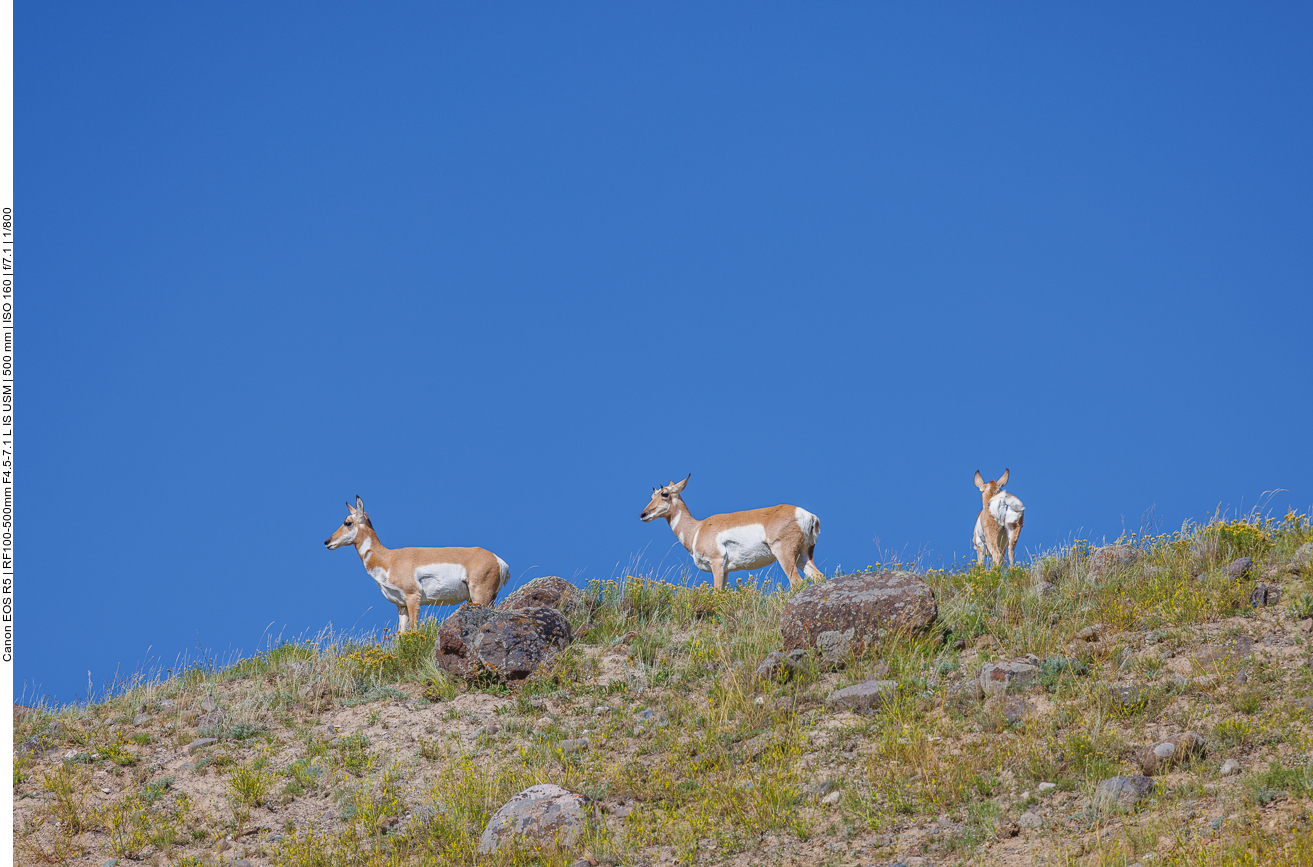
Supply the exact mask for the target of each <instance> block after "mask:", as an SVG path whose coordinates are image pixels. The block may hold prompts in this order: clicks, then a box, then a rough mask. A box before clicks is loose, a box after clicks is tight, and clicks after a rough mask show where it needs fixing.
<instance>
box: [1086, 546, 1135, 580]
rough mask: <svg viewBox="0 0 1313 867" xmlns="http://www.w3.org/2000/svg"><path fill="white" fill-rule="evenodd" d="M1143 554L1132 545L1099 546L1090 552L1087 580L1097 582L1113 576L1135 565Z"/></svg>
mask: <svg viewBox="0 0 1313 867" xmlns="http://www.w3.org/2000/svg"><path fill="white" fill-rule="evenodd" d="M1141 556H1142V554H1141V552H1140V550H1139V549H1138V548H1132V547H1131V546H1130V545H1107V546H1104V547H1102V548H1097V549H1095V551H1094V553H1092V554H1090V559H1089V562H1088V563H1087V564H1086V566H1085V580H1086V581H1088V582H1089V583H1091V584H1096V583H1098V582H1100V581H1103V580H1105V579H1107V578H1111V577H1112V576H1114V575H1116V574H1117V573H1119V572H1124V571H1126V570H1127V569H1129V568H1130V567H1132V566H1134V565H1135V564H1136V563H1137V562H1139V560H1140V557H1141Z"/></svg>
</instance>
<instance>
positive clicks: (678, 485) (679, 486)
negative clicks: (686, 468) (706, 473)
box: [668, 473, 693, 494]
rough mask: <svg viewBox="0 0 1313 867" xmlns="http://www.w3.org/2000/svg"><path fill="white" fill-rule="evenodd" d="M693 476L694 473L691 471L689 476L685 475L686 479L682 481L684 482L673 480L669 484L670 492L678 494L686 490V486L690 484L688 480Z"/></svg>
mask: <svg viewBox="0 0 1313 867" xmlns="http://www.w3.org/2000/svg"><path fill="white" fill-rule="evenodd" d="M691 478H693V474H692V473H689V474H688V475H687V476H684V481H682V482H671V483H670V484H669V485H668V487H669V488H670V493H672V494H678V493H679V492H680V491H682V490H684V486H685V485H687V484H688V480H689V479H691Z"/></svg>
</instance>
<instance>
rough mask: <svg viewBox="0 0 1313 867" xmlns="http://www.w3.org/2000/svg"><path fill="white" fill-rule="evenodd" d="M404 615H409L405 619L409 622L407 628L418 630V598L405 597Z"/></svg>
mask: <svg viewBox="0 0 1313 867" xmlns="http://www.w3.org/2000/svg"><path fill="white" fill-rule="evenodd" d="M406 614H407V615H409V617H408V618H407V619H408V620H409V621H410V623H409V628H410V629H418V628H419V597H418V596H408V597H406Z"/></svg>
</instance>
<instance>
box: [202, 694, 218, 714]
mask: <svg viewBox="0 0 1313 867" xmlns="http://www.w3.org/2000/svg"><path fill="white" fill-rule="evenodd" d="M218 708H219V704H218V702H216V701H215V700H214V696H212V695H207V696H206V697H205V698H203V699H201V710H203V711H205V712H206V713H212V712H214V711H216V710H218Z"/></svg>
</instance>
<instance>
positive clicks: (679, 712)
mask: <svg viewBox="0 0 1313 867" xmlns="http://www.w3.org/2000/svg"><path fill="white" fill-rule="evenodd" d="M1310 538H1313V533H1311V532H1310V529H1309V525H1308V522H1307V520H1306V519H1304V518H1303V517H1302V516H1295V515H1291V516H1286V518H1284V519H1282V520H1277V521H1269V520H1258V519H1256V518H1252V517H1251V518H1249V519H1244V520H1235V519H1224V518H1222V517H1220V516H1219V517H1218V518H1216V519H1214V520H1213V521H1210V522H1208V523H1206V524H1203V525H1200V526H1187V527H1185V528H1183V530H1182V531H1181V532H1179V533H1175V534H1170V535H1167V536H1159V537H1153V538H1147V539H1140V538H1133V539H1127V540H1122V541H1123V542H1125V543H1127V544H1130V545H1133V547H1134V548H1135V549H1136V551H1137V552H1138V554H1139V556H1138V559H1136V560H1135V562H1134V563H1131V564H1128V565H1125V566H1123V567H1122V568H1120V569H1116V570H1112V571H1111V572H1109V573H1108V574H1107V575H1105V576H1103V577H1102V578H1099V579H1098V580H1090V564H1091V557H1090V550H1089V548H1088V546H1087V545H1085V544H1084V543H1077V544H1076V545H1074V546H1072V547H1071V548H1068V549H1065V550H1061V551H1054V552H1050V553H1049V554H1047V555H1045V556H1044V557H1040V558H1037V559H1036V561H1035V562H1034V563H1032V564H1031V565H1030V566H1029V567H1028V568H1021V567H1017V568H1012V569H992V570H985V569H981V568H977V567H974V566H972V567H970V568H965V569H955V570H944V571H932V572H929V573H926V574H925V575H924V578H925V580H926V581H927V582H928V583H930V584H931V586H933V587H934V589H935V592H936V595H937V598H938V601H939V605H940V622H939V624H938V625H937V627H936V628H935V630H934V631H933V632H932V633H930V634H927V635H922V636H916V637H901V638H897V639H894V640H891V641H890V642H889V643H888V644H886V645H885V646H883V647H881V648H879V649H878V651H877V652H875V653H874V654H871V655H869V656H867V657H864V658H860V659H856V660H853V661H852V662H851V664H850V665H848V666H847V667H846V668H844V669H843V670H840V671H825V670H822V669H821V668H820V667H819V666H818V665H816V664H815V663H812V664H810V665H808V666H804V667H803V669H802V670H801V672H800V673H799V675H798V676H797V677H795V678H794V679H792V680H791V681H789V682H787V683H774V682H762V681H760V680H758V679H756V678H755V677H754V669H755V667H756V665H757V663H758V662H760V660H761V659H762V657H764V656H765V655H766V654H767V653H768V652H769V651H771V650H773V649H775V648H777V647H778V646H779V642H780V634H779V619H780V615H781V612H782V609H783V607H784V604H785V603H786V601H787V598H788V595H787V594H785V593H777V592H772V588H768V587H763V586H760V585H758V584H756V583H754V582H753V581H751V580H747V581H744V582H742V583H741V584H740V585H739V587H738V588H737V589H735V590H732V591H729V592H725V593H720V594H713V593H712V592H711V591H710V590H708V589H707V588H706V587H705V586H687V585H686V584H685V583H683V582H675V583H671V582H666V581H660V580H654V579H652V578H650V577H639V578H629V579H626V580H625V581H621V582H612V581H605V582H594V583H593V584H591V585H589V587H588V589H587V593H588V595H589V597H590V600H589V601H590V604H589V606H588V607H587V612H586V613H581V614H579V615H577V616H576V617H574V619H573V620H574V622H573V625H574V627H575V629H576V632H577V633H578V636H579V637H578V640H577V641H576V642H575V643H574V644H573V645H571V646H570V647H569V648H568V649H567V650H566V651H565V652H564V653H562V654H561V655H560V656H559V657H558V658H557V659H556V660H555V661H554V662H553V663H552V665H551V666H549V667H548V668H546V669H544V670H540V671H539V672H538V673H536V674H535V675H534V677H532V678H531V679H530V680H529V681H527V682H525V683H523V684H519V685H516V686H514V687H513V688H509V689H508V688H507V687H504V686H499V685H496V684H487V685H485V686H484V687H483V688H481V689H475V690H470V689H469V688H467V687H465V686H464V685H460V684H456V683H453V682H452V681H450V680H449V679H448V678H447V677H446V676H445V675H444V674H443V673H442V672H441V671H440V670H439V669H437V667H436V666H435V665H434V663H433V661H432V652H433V644H434V638H435V636H436V623H435V622H433V621H428V622H426V623H424V624H423V626H422V629H421V630H420V631H419V632H417V633H414V634H410V635H406V636H402V638H401V639H400V640H396V639H390V638H387V637H375V638H366V639H359V638H357V639H352V640H343V639H336V640H334V639H329V638H326V637H325V638H321V639H320V640H318V641H312V642H303V643H292V644H284V645H280V646H278V647H273V648H271V649H270V650H268V651H267V652H265V653H263V654H259V655H257V656H255V657H253V658H251V659H247V660H242V661H240V662H238V663H236V664H235V665H231V666H227V667H218V666H206V667H202V666H194V667H191V668H188V669H187V670H184V671H182V672H179V673H171V674H169V676H167V677H163V678H146V677H141V678H138V679H137V680H136V681H135V682H132V683H129V684H126V685H124V688H123V689H121V690H120V691H119V692H117V693H116V694H115V695H114V696H113V697H111V698H109V699H107V700H105V701H102V702H99V703H96V704H92V705H89V706H70V707H64V708H57V709H44V710H42V711H41V712H38V713H36V714H33V715H30V716H28V717H25V718H22V719H19V720H17V721H16V727H17V732H16V738H17V740H18V741H19V742H20V743H21V742H24V741H26V742H27V743H28V745H29V747H31V746H35V747H36V748H37V749H36V752H30V750H29V751H28V752H24V753H23V754H22V755H20V757H19V758H17V759H16V760H15V766H14V792H15V798H16V805H17V806H16V826H17V828H18V832H17V840H16V843H17V845H18V847H19V851H20V853H22V857H23V858H25V859H26V860H27V861H30V862H32V863H38V862H39V863H63V862H69V863H74V862H77V861H78V859H81V861H82V862H83V863H88V864H91V863H95V864H100V863H103V861H104V860H105V859H106V858H107V857H123V858H128V859H150V858H157V859H158V860H157V863H169V864H202V863H211V862H213V863H218V861H219V860H220V859H231V858H232V857H234V856H236V855H245V856H246V857H249V858H251V859H252V860H253V861H254V862H255V863H269V864H280V865H306V867H309V865H403V864H404V865H409V864H416V865H419V864H425V865H427V864H435V865H437V864H444V865H445V864H475V863H480V864H482V863H488V864H505V865H510V864H530V863H532V864H545V865H565V864H569V863H571V862H573V861H574V860H575V859H577V858H578V857H579V856H580V853H581V851H583V850H586V852H587V853H589V854H591V855H592V856H593V857H595V858H598V859H601V860H603V861H604V862H607V861H608V859H609V863H632V864H639V863H644V864H646V863H653V864H655V863H699V864H700V863H708V864H710V863H741V864H757V863H770V862H771V861H780V862H787V861H788V859H790V858H799V859H803V858H805V859H808V860H813V861H817V863H836V864H838V863H851V862H853V861H855V860H863V861H871V862H875V863H882V862H883V861H887V860H898V859H901V858H905V857H910V856H914V855H922V854H924V855H927V856H929V857H931V858H932V860H933V861H934V863H936V864H939V863H962V864H976V863H991V862H992V863H1000V864H1013V863H1015V864H1022V863H1031V862H1032V860H1033V858H1034V857H1035V856H1037V855H1043V856H1044V857H1045V858H1047V859H1048V861H1047V863H1054V864H1056V863H1068V864H1092V865H1093V864H1098V865H1110V867H1111V865H1123V864H1126V863H1129V861H1130V860H1135V859H1137V858H1138V859H1141V860H1142V863H1148V861H1146V860H1144V859H1145V858H1148V857H1149V856H1151V855H1152V856H1153V858H1156V859H1158V860H1157V863H1160V864H1181V865H1187V864H1189V865H1194V864H1199V865H1212V864H1230V863H1253V864H1259V863H1271V864H1278V865H1287V864H1291V865H1293V864H1307V863H1309V857H1310V856H1309V852H1310V837H1309V835H1310V831H1309V827H1308V821H1309V818H1308V817H1309V806H1310V803H1309V798H1310V793H1311V792H1313V765H1310V764H1309V763H1310V755H1311V754H1310V750H1311V749H1313V729H1311V728H1310V719H1309V710H1308V709H1307V708H1305V707H1302V706H1299V705H1297V704H1296V700H1297V699H1299V700H1302V699H1304V698H1307V697H1308V696H1309V694H1310V688H1311V687H1313V669H1310V668H1308V667H1307V666H1305V665H1303V662H1304V660H1305V659H1306V658H1307V655H1308V652H1309V647H1308V645H1307V644H1306V643H1305V642H1306V637H1305V636H1304V635H1303V634H1302V633H1301V632H1300V630H1299V627H1298V624H1297V621H1296V620H1295V619H1294V618H1295V615H1296V614H1300V613H1303V609H1302V608H1299V605H1300V604H1302V603H1301V602H1300V600H1301V599H1303V598H1304V595H1303V594H1306V593H1309V592H1310V590H1313V587H1310V585H1309V583H1308V581H1307V580H1306V578H1305V577H1303V576H1300V575H1297V574H1293V573H1291V572H1289V571H1283V570H1284V568H1285V566H1286V564H1288V563H1289V562H1290V559H1291V557H1292V555H1293V554H1294V552H1295V550H1296V548H1298V546H1299V545H1301V544H1303V543H1305V542H1307V541H1308V540H1309V539H1310ZM1239 556H1248V557H1252V558H1253V559H1254V569H1253V571H1252V572H1251V574H1250V575H1249V576H1248V577H1243V578H1237V577H1233V576H1230V575H1228V574H1227V572H1226V569H1225V567H1226V564H1228V563H1230V562H1231V561H1233V560H1234V559H1235V558H1236V557H1239ZM1263 576H1266V577H1263ZM1260 580H1263V581H1265V582H1267V583H1278V584H1280V585H1282V587H1283V590H1284V593H1285V596H1284V599H1285V602H1284V604H1282V605H1280V606H1277V607H1276V608H1265V609H1258V610H1255V609H1252V608H1250V607H1249V605H1248V600H1249V593H1250V591H1251V589H1252V588H1253V587H1254V586H1255V585H1256V583H1258V582H1259V581H1260ZM1040 581H1048V582H1051V583H1052V584H1054V585H1056V589H1055V590H1053V591H1052V592H1050V593H1049V594H1048V595H1042V594H1039V593H1037V592H1036V591H1035V586H1036V584H1037V583H1038V582H1040ZM1092 624H1102V629H1101V630H1100V636H1099V640H1097V641H1090V642H1084V641H1074V638H1075V635H1076V633H1077V632H1078V631H1079V630H1080V629H1081V628H1082V627H1085V626H1089V625H1092ZM982 636H987V638H982ZM1265 640H1266V641H1267V643H1264V641H1265ZM1026 653H1030V654H1034V655H1036V656H1038V657H1039V658H1040V659H1041V660H1043V665H1042V668H1041V678H1040V682H1039V683H1038V684H1037V685H1036V686H1035V687H1033V688H1032V689H1031V690H1030V691H1029V692H1027V693H1026V694H1024V695H1023V696H1021V698H1022V699H1024V701H1025V703H1026V704H1025V707H1024V708H1021V709H1020V712H1019V713H1018V708H1017V707H1011V708H1010V707H1009V706H1007V704H1006V703H1004V702H999V701H997V700H992V701H990V702H984V703H982V702H980V701H979V700H978V699H976V698H973V697H971V696H970V695H969V693H964V692H963V691H962V689H961V687H962V686H963V684H964V683H966V682H967V680H968V679H969V678H970V677H972V676H974V675H975V672H976V671H977V670H978V669H979V666H980V665H981V663H983V662H985V661H989V660H991V659H1005V658H1014V657H1017V656H1020V655H1022V654H1026ZM874 676H879V677H881V678H885V679H892V680H895V681H897V682H898V684H899V687H900V691H899V698H898V699H897V700H896V701H894V702H891V703H890V704H888V705H887V706H885V707H884V708H882V709H881V710H880V711H879V712H878V713H877V714H875V715H874V716H869V717H860V716H854V715H852V714H848V713H837V712H832V711H829V710H827V709H826V708H825V706H824V699H825V697H826V695H828V694H829V692H831V691H833V690H834V689H836V688H840V687H843V686H847V685H849V684H852V683H857V682H860V681H862V680H865V679H869V678H871V677H874ZM1237 679H1240V680H1243V682H1237ZM207 696H209V697H213V698H214V699H215V700H216V702H217V703H218V705H219V706H220V707H221V708H222V709H223V719H222V720H221V721H219V723H218V724H217V725H212V726H211V729H209V730H207V731H206V732H205V733H206V734H211V735H212V736H215V737H218V738H219V742H218V743H217V744H216V745H215V746H213V747H210V748H207V749H203V750H201V751H199V752H198V753H197V754H195V755H186V754H184V753H183V752H182V751H181V749H180V748H181V747H182V746H184V745H186V744H187V743H189V742H190V741H192V740H193V739H195V738H196V737H197V736H198V735H199V734H201V733H202V732H199V731H198V729H197V724H198V722H200V716H199V714H200V712H201V711H200V707H201V702H202V700H203V699H204V698H206V697H207ZM142 706H145V707H146V709H147V711H148V712H149V713H150V714H151V719H150V721H149V722H148V723H146V724H144V725H142V726H135V725H133V724H132V722H131V721H132V719H133V717H134V716H135V715H136V714H137V713H138V712H139V711H140V709H141V707H142ZM600 706H605V708H606V709H605V710H604V711H600V712H599V711H598V710H597V709H598V708H599V707H600ZM1018 715H1020V717H1021V718H1020V719H1018V718H1017V717H1018ZM209 722H210V723H214V720H212V719H211V720H210V721H209ZM331 726H337V727H338V728H337V729H336V730H334V729H332V728H330V727H331ZM494 727H495V730H494ZM1186 729H1194V730H1196V731H1199V732H1201V733H1202V734H1204V735H1205V737H1206V738H1207V739H1208V741H1209V749H1210V753H1209V757H1208V758H1207V759H1206V760H1204V761H1200V762H1196V763H1195V764H1193V765H1189V766H1186V767H1184V768H1182V769H1178V770H1176V771H1173V772H1172V773H1170V774H1168V775H1166V776H1165V777H1163V778H1162V780H1161V785H1160V787H1159V789H1158V790H1157V792H1156V794H1155V795H1154V797H1153V798H1152V799H1151V800H1150V801H1149V802H1148V803H1146V804H1144V805H1142V807H1141V808H1140V810H1139V811H1138V812H1137V813H1135V814H1132V815H1130V816H1103V815H1099V814H1097V813H1096V812H1095V811H1094V810H1093V808H1092V806H1091V798H1090V796H1091V793H1092V791H1093V789H1094V787H1095V786H1096V785H1097V784H1098V782H1099V781H1100V780H1102V779H1105V778H1107V777H1109V776H1113V775H1116V774H1129V773H1133V772H1134V770H1133V766H1132V765H1131V764H1130V763H1129V761H1128V760H1129V758H1130V755H1131V754H1132V752H1133V751H1134V750H1135V749H1136V748H1137V747H1139V746H1141V745H1143V744H1145V743H1150V742H1152V740H1153V739H1155V738H1158V737H1162V736H1166V735H1168V734H1171V733H1175V732H1179V731H1183V730H1186ZM578 737H587V738H588V740H589V742H590V748H589V749H587V750H584V751H576V752H566V751H564V750H562V748H561V741H562V740H563V739H565V738H578ZM1228 757H1233V758H1236V759H1238V760H1239V761H1241V763H1242V765H1243V766H1244V767H1245V771H1244V773H1243V774H1241V775H1239V776H1237V777H1229V778H1222V777H1220V776H1219V775H1218V770H1217V769H1218V767H1219V766H1220V764H1221V761H1222V760H1223V759H1224V758H1228ZM1041 782H1045V783H1052V784H1054V786H1053V787H1052V788H1050V789H1048V791H1046V792H1045V793H1044V794H1043V795H1040V793H1039V790H1038V785H1039V783H1041ZM537 783H555V784H558V785H561V786H564V787H566V788H568V789H571V790H573V791H578V792H581V793H584V794H586V795H588V796H589V797H590V798H592V799H594V802H595V804H596V805H597V806H598V810H597V813H596V816H595V818H594V819H593V821H592V823H591V825H590V828H589V830H588V832H587V834H586V835H585V838H584V840H583V842H582V843H581V845H580V847H577V848H576V849H574V850H571V851H568V852H555V851H544V852H538V851H532V850H524V849H522V850H518V851H513V852H503V853H501V854H499V855H498V856H496V857H488V858H480V856H478V854H477V848H478V840H479V836H480V834H481V833H482V830H483V828H484V826H485V825H486V824H487V822H488V820H489V818H490V817H491V815H492V813H493V812H495V811H496V809H497V808H498V807H499V806H500V805H501V804H502V803H504V802H505V801H506V800H507V799H508V798H509V797H510V796H511V795H513V794H514V793H516V792H518V791H520V790H522V789H524V788H526V787H528V786H530V785H534V784H537ZM1046 788H1047V787H1046ZM105 789H108V790H109V792H108V793H106V792H105V791H104V790H105ZM1027 810H1030V811H1035V812H1037V813H1038V814H1039V815H1040V816H1041V817H1042V826H1041V827H1040V828H1038V829H1034V830H1024V831H1022V832H1021V833H1020V834H1019V835H1018V836H1009V834H1008V829H1009V827H1010V823H1012V822H1015V821H1016V819H1017V818H1018V817H1019V816H1020V815H1021V813H1022V812H1024V811H1027ZM230 838H231V839H230ZM1246 858H1248V859H1249V860H1248V861H1246V860H1244V859H1246ZM1150 860H1152V859H1150Z"/></svg>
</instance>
